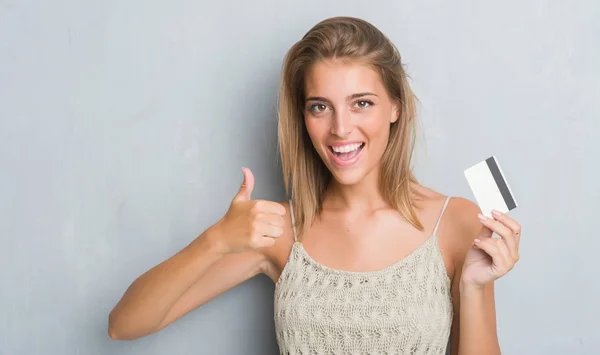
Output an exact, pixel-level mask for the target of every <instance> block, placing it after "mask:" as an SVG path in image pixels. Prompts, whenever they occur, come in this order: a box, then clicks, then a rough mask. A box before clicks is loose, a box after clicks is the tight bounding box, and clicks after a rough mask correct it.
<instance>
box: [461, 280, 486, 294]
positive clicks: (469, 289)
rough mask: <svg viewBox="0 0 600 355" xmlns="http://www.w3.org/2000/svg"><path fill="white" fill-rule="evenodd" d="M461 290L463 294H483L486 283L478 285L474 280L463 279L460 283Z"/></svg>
mask: <svg viewBox="0 0 600 355" xmlns="http://www.w3.org/2000/svg"><path fill="white" fill-rule="evenodd" d="M459 290H460V294H461V295H463V294H466V295H477V294H483V292H484V290H485V285H478V284H475V283H473V282H470V281H466V280H464V279H461V280H460V284H459Z"/></svg>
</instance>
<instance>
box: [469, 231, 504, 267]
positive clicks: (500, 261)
mask: <svg viewBox="0 0 600 355" xmlns="http://www.w3.org/2000/svg"><path fill="white" fill-rule="evenodd" d="M497 242H498V239H492V238H490V239H475V241H474V244H475V246H476V247H478V248H479V249H481V250H483V251H484V252H486V253H487V254H488V255H489V256H490V257H491V258H492V262H493V264H494V266H495V268H500V267H501V266H502V265H504V264H505V262H506V261H505V257H504V255H503V254H502V251H501V250H500V248H499V247H498V243H497Z"/></svg>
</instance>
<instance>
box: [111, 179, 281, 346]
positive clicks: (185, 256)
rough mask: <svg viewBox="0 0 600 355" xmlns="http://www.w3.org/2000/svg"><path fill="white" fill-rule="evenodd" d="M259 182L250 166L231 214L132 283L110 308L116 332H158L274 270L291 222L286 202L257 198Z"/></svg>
mask: <svg viewBox="0 0 600 355" xmlns="http://www.w3.org/2000/svg"><path fill="white" fill-rule="evenodd" d="M253 188H254V176H253V175H252V172H251V171H250V170H249V169H244V182H243V183H242V186H241V187H240V190H239V191H238V193H237V195H236V196H235V197H234V198H233V200H232V202H231V205H230V207H229V210H228V211H227V213H226V214H225V216H223V218H222V219H221V220H220V221H219V222H218V223H216V224H215V225H213V226H211V227H210V228H208V229H207V230H206V231H205V232H204V233H202V234H201V235H200V236H199V237H197V238H196V239H195V240H194V241H193V242H191V243H190V244H189V245H188V246H187V247H185V248H184V249H183V250H181V251H180V252H178V253H177V254H175V255H174V256H172V257H171V258H169V259H168V260H165V261H163V262H162V263H160V264H159V265H157V266H155V267H153V268H152V269H150V270H148V271H147V272H146V273H144V274H143V275H141V276H140V277H138V278H137V279H136V280H135V281H134V282H133V283H132V284H131V286H129V288H128V289H127V291H126V292H125V294H124V295H123V297H122V298H121V300H120V301H119V302H118V303H117V305H116V306H115V308H114V309H113V310H112V312H110V315H109V327H108V333H109V336H110V337H111V338H113V339H127V340H131V339H137V338H139V337H142V336H145V335H148V334H150V333H153V332H156V331H158V330H160V329H162V328H164V327H166V326H167V325H169V324H171V323H172V322H174V321H175V320H176V319H178V318H180V317H182V316H183V315H185V314H187V313H188V312H190V311H192V310H193V309H195V308H197V307H200V306H201V305H203V304H205V303H206V302H208V301H209V300H211V299H212V298H214V297H216V296H218V295H220V294H221V293H223V292H225V291H226V290H228V289H230V288H232V287H234V286H236V285H238V284H240V283H242V282H244V281H246V280H248V279H250V278H251V277H253V276H255V275H256V274H258V273H260V272H267V273H270V274H272V268H270V267H269V266H270V259H269V258H268V257H267V256H266V255H271V254H273V251H272V250H273V246H275V245H276V243H275V240H276V239H278V238H279V237H281V236H284V234H285V235H288V236H289V235H290V233H291V232H290V230H291V223H290V222H286V221H288V220H289V219H286V218H284V216H285V215H286V214H287V209H286V206H285V205H284V204H280V203H276V202H271V201H264V200H251V199H250V195H251V193H252V189H253ZM286 226H287V227H286ZM284 231H287V232H285V233H284ZM278 244H279V243H278Z"/></svg>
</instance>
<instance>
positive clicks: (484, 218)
mask: <svg viewBox="0 0 600 355" xmlns="http://www.w3.org/2000/svg"><path fill="white" fill-rule="evenodd" d="M477 217H478V218H479V220H480V221H482V222H483V221H486V220H487V219H488V218H487V217H486V216H484V215H482V214H481V213H480V214H478V215H477Z"/></svg>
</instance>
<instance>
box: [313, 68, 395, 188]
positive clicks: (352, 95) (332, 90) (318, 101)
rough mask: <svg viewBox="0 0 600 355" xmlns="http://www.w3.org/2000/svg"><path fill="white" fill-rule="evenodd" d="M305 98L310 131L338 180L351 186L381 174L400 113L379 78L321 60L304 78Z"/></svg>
mask: <svg viewBox="0 0 600 355" xmlns="http://www.w3.org/2000/svg"><path fill="white" fill-rule="evenodd" d="M305 94H306V100H305V104H304V122H305V124H306V129H307V131H308V134H309V136H310V139H311V141H312V144H313V146H314V147H315V149H316V150H317V152H318V154H319V155H320V156H321V159H323V162H324V163H325V165H326V166H327V167H328V168H329V171H331V173H332V174H333V176H334V178H335V179H336V180H337V181H338V182H339V183H340V184H343V185H353V184H356V183H358V182H360V181H362V180H363V178H364V177H365V176H367V175H368V174H370V173H372V172H376V174H377V172H378V171H379V164H380V161H381V157H382V155H383V152H384V151H385V148H386V146H387V142H388V138H389V134H390V123H392V122H395V121H396V120H397V119H398V113H399V112H398V105H397V104H396V102H395V101H393V100H391V99H390V97H389V96H388V94H387V91H386V90H385V87H384V86H383V82H382V81H381V77H380V75H379V74H378V73H377V72H376V71H375V70H374V69H373V68H371V67H370V66H367V65H364V64H358V63H348V62H342V61H335V60H324V61H320V62H318V63H316V64H314V65H313V66H312V67H311V68H310V70H309V71H308V72H307V73H306V78H305Z"/></svg>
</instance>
